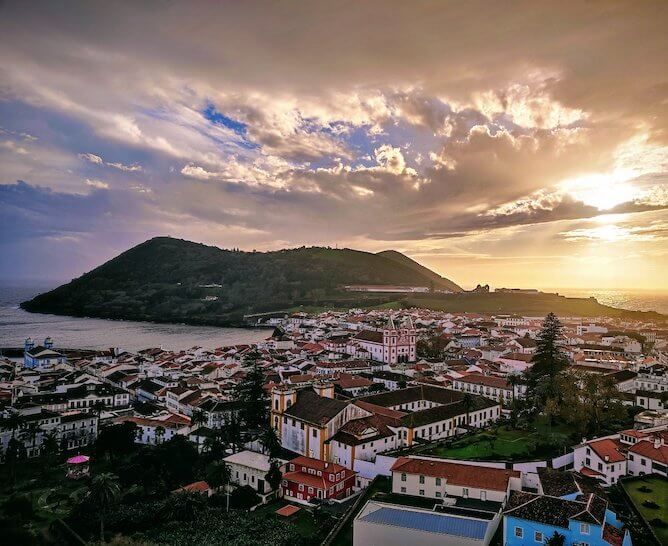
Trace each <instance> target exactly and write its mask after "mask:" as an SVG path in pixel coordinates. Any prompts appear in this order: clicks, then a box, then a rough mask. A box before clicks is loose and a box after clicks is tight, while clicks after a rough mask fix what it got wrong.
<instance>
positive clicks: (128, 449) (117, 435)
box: [95, 421, 138, 459]
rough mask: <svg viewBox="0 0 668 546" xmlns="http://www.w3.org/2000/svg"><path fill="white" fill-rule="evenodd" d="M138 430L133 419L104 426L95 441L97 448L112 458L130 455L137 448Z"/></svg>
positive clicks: (102, 453)
mask: <svg viewBox="0 0 668 546" xmlns="http://www.w3.org/2000/svg"><path fill="white" fill-rule="evenodd" d="M137 430H138V428H137V425H136V424H135V423H133V422H132V421H125V422H124V423H121V424H119V425H109V426H106V427H103V428H102V429H101V430H100V434H99V436H98V437H97V441H96V442H95V449H96V450H97V452H98V453H99V454H100V455H106V456H107V457H109V458H110V459H114V458H116V457H119V456H123V455H128V454H130V453H132V452H133V451H135V450H136V449H137V445H136V444H135V439H136V437H137Z"/></svg>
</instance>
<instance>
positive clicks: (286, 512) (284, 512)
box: [276, 504, 301, 518]
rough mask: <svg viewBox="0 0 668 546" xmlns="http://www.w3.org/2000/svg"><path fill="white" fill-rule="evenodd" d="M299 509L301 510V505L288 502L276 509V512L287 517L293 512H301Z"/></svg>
mask: <svg viewBox="0 0 668 546" xmlns="http://www.w3.org/2000/svg"><path fill="white" fill-rule="evenodd" d="M299 510H301V508H299V506H295V505H294V504H286V505H285V506H284V507H283V508H279V509H278V510H276V514H278V515H279V516H283V517H286V518H287V517H290V516H291V515H293V514H296V513H297V512H299Z"/></svg>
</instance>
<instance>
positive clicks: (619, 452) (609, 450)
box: [587, 438, 626, 463]
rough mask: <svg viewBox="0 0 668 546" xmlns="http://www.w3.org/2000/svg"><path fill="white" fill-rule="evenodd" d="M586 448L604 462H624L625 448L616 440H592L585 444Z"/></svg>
mask: <svg viewBox="0 0 668 546" xmlns="http://www.w3.org/2000/svg"><path fill="white" fill-rule="evenodd" d="M587 446H588V447H590V448H591V450H592V451H593V452H594V453H596V455H598V457H599V458H600V459H603V460H604V461H605V462H608V463H621V462H623V461H625V460H626V457H625V456H624V449H625V448H624V446H623V445H622V443H621V442H620V441H619V440H618V439H613V438H602V439H601V440H592V441H591V442H587ZM606 457H607V459H606Z"/></svg>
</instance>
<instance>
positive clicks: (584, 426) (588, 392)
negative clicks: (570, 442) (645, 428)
mask: <svg viewBox="0 0 668 546" xmlns="http://www.w3.org/2000/svg"><path fill="white" fill-rule="evenodd" d="M557 389H558V391H559V392H560V393H561V398H562V401H563V402H562V404H561V405H560V410H561V412H560V415H561V418H562V419H563V420H564V421H566V422H567V423H570V424H572V425H574V426H575V428H576V429H577V432H578V434H579V435H580V436H598V435H600V434H601V433H602V432H606V431H613V430H619V429H620V428H623V427H624V426H626V425H627V423H625V420H626V419H627V417H628V415H627V412H626V409H625V408H624V405H623V403H622V400H621V397H620V392H619V390H618V389H617V387H616V385H615V383H614V381H613V380H612V378H611V377H608V376H605V375H600V374H595V373H586V372H585V373H582V372H572V371H570V372H568V373H564V374H562V376H561V377H560V378H559V380H558V382H557Z"/></svg>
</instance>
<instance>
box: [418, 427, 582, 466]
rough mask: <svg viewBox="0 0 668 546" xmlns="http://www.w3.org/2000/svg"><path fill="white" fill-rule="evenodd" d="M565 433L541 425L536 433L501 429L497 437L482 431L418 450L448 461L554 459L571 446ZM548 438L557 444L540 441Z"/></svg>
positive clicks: (498, 430) (562, 430)
mask: <svg viewBox="0 0 668 546" xmlns="http://www.w3.org/2000/svg"><path fill="white" fill-rule="evenodd" d="M566 432H567V431H566V430H564V429H563V427H562V428H560V427H557V426H555V427H552V428H551V429H550V428H549V427H547V426H546V425H538V426H537V429H536V431H535V432H532V431H528V430H519V429H506V428H505V427H499V428H498V429H497V432H496V436H490V435H489V432H488V431H480V432H478V433H475V434H473V435H470V436H465V437H463V438H461V439H459V440H455V441H454V442H452V443H448V444H447V445H443V444H441V445H436V446H434V447H430V448H427V449H424V450H423V449H419V448H418V451H419V453H420V454H422V455H432V456H435V457H443V458H446V459H479V460H510V461H512V460H527V459H534V458H544V457H555V456H558V455H561V454H562V453H563V446H566V445H568V444H569V441H568V436H567V434H566ZM549 435H553V436H556V437H557V440H558V441H557V442H556V443H555V444H554V445H544V444H542V443H541V442H542V441H543V440H544V439H545V438H546V437H547V436H549Z"/></svg>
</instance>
